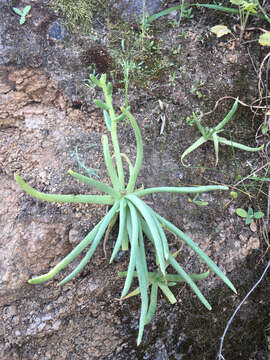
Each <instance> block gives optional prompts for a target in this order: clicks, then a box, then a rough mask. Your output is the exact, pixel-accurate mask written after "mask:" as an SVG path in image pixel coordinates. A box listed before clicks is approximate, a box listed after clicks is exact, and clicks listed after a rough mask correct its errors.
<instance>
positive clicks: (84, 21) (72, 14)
mask: <svg viewBox="0 0 270 360" xmlns="http://www.w3.org/2000/svg"><path fill="white" fill-rule="evenodd" d="M108 7H109V2H108V1H105V0H77V1H73V0H54V1H53V2H52V8H53V10H54V11H55V12H57V13H59V14H60V15H61V17H62V19H63V22H64V24H65V25H66V26H67V28H68V29H69V30H70V31H71V32H73V33H79V34H87V33H89V32H90V31H91V29H92V26H93V21H94V20H95V17H96V16H98V15H100V14H102V15H103V16H104V14H106V9H108Z"/></svg>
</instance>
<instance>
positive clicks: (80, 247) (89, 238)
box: [28, 220, 102, 284]
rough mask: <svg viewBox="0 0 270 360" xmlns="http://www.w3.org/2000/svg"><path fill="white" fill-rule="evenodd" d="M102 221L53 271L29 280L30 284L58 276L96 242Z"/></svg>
mask: <svg viewBox="0 0 270 360" xmlns="http://www.w3.org/2000/svg"><path fill="white" fill-rule="evenodd" d="M101 222H102V220H101V221H100V222H99V223H98V224H97V225H96V226H95V227H94V228H93V229H92V230H91V232H90V233H89V234H88V235H87V236H86V237H85V238H84V239H83V240H82V241H81V242H80V243H79V244H78V245H77V246H76V247H75V248H74V249H73V250H72V251H71V252H70V253H69V254H68V255H67V256H66V257H65V258H64V259H63V260H62V261H60V263H58V264H57V265H56V266H55V267H54V268H53V269H52V270H50V271H49V272H48V273H47V274H44V275H41V276H37V277H34V278H32V279H30V280H28V282H29V284H40V283H42V282H45V281H48V280H50V279H52V278H53V277H54V276H55V275H56V274H58V273H59V272H60V271H61V270H62V269H64V268H65V267H66V266H67V265H68V264H69V263H70V262H71V261H72V260H73V259H75V257H76V256H78V255H79V254H80V253H81V252H82V251H83V250H84V249H85V248H86V247H87V246H88V245H89V244H91V242H92V241H93V240H94V238H95V236H96V234H97V232H98V229H99V227H100V225H101Z"/></svg>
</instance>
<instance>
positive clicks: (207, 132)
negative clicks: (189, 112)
mask: <svg viewBox="0 0 270 360" xmlns="http://www.w3.org/2000/svg"><path fill="white" fill-rule="evenodd" d="M237 105H238V99H236V101H235V103H234V105H233V107H232V108H231V110H230V111H229V112H228V114H227V115H226V116H225V118H224V119H223V120H222V121H221V122H220V123H219V124H218V125H216V126H215V127H214V128H208V127H205V128H203V127H202V125H201V123H200V120H199V119H198V118H197V116H196V114H195V113H194V112H193V120H194V122H195V123H196V125H197V128H198V129H199V131H200V133H201V135H202V136H201V137H200V138H199V139H198V140H197V141H195V143H193V144H192V145H191V146H190V147H189V148H188V149H186V150H185V151H184V152H183V154H182V156H181V162H182V163H183V160H184V158H185V157H186V156H187V155H188V154H190V153H191V152H192V151H194V150H195V149H197V148H198V147H199V146H201V145H202V144H204V143H205V142H207V141H209V140H210V141H213V143H214V148H215V155H216V165H217V164H218V152H219V144H222V145H229V146H232V147H235V148H238V149H241V150H244V151H260V150H262V149H263V147H264V145H262V146H260V147H258V148H251V147H249V146H246V145H242V144H239V143H236V142H234V141H230V140H227V139H225V138H223V137H221V136H219V135H218V134H219V133H220V132H221V131H222V130H223V127H224V126H225V125H226V124H227V123H228V121H229V120H230V119H231V118H232V116H233V115H234V113H235V112H236V109H237Z"/></svg>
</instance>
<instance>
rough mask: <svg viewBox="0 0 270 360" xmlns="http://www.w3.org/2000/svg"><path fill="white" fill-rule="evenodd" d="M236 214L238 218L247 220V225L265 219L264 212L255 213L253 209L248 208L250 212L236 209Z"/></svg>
mask: <svg viewBox="0 0 270 360" xmlns="http://www.w3.org/2000/svg"><path fill="white" fill-rule="evenodd" d="M236 214H237V215H238V216H240V217H242V218H245V219H246V221H245V224H246V225H249V224H251V222H252V220H253V219H261V218H262V217H264V213H263V212H262V211H256V212H254V211H253V209H252V208H251V207H249V208H248V211H246V210H244V209H242V208H238V209H236Z"/></svg>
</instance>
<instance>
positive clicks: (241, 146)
mask: <svg viewBox="0 0 270 360" xmlns="http://www.w3.org/2000/svg"><path fill="white" fill-rule="evenodd" d="M218 141H219V142H220V143H221V144H223V145H229V146H233V147H235V148H238V149H240V150H244V151H250V152H254V151H260V150H262V149H263V148H264V145H261V146H259V147H257V148H252V147H250V146H246V145H242V144H239V143H236V142H234V141H231V140H227V139H225V138H223V137H220V136H219V137H218Z"/></svg>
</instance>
